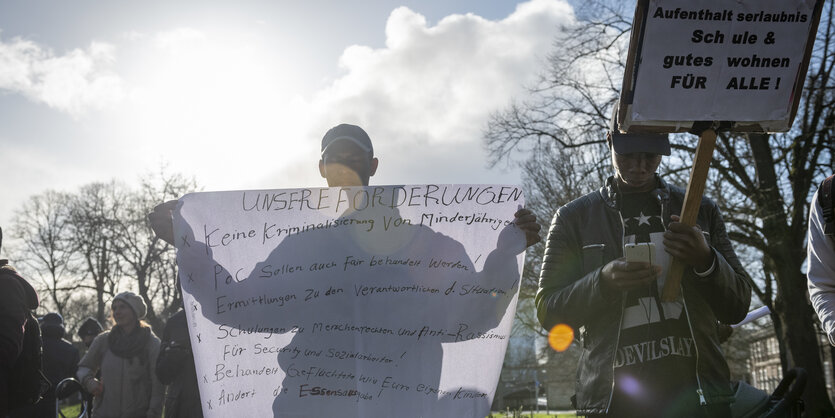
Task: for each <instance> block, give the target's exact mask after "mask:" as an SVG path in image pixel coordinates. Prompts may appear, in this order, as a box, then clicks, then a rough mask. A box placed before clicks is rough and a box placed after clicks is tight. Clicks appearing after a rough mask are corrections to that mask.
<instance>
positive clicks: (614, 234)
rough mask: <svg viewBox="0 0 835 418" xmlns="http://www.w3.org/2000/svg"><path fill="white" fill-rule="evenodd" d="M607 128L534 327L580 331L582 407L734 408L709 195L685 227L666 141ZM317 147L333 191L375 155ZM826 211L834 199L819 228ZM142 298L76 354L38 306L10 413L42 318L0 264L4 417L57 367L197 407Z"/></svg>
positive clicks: (169, 340)
mask: <svg viewBox="0 0 835 418" xmlns="http://www.w3.org/2000/svg"><path fill="white" fill-rule="evenodd" d="M612 123H613V125H612V128H611V130H610V131H609V132H608V133H607V137H606V141H607V144H608V146H609V150H610V153H611V161H612V169H613V174H612V176H611V177H610V178H609V179H608V180H607V181H606V183H605V184H603V185H602V187H601V188H600V189H599V190H595V191H592V192H590V193H589V194H587V195H585V196H583V197H581V198H579V199H577V200H575V201H573V202H571V203H569V204H567V205H564V206H563V207H561V208H559V210H557V212H556V214H555V215H554V217H553V220H552V222H551V227H550V229H549V231H548V233H547V236H546V244H545V252H544V255H543V264H542V269H541V276H540V279H539V289H538V291H537V293H536V297H535V304H536V309H537V315H538V317H539V320H540V322H541V324H542V326H543V327H544V329H545V330H550V329H551V328H552V327H554V326H555V325H557V324H567V325H569V326H571V327H572V328H573V329H575V330H579V331H580V334H581V335H582V350H583V356H582V358H581V360H580V363H579V364H578V365H577V367H578V371H577V380H576V394H575V396H574V397H573V399H572V401H573V403H574V405H575V408H576V409H577V411H578V414H580V415H585V416H594V417H613V416H614V417H630V416H641V417H646V416H682V417H683V416H687V417H730V416H731V412H730V411H731V409H730V404H731V403H732V402H733V400H734V398H733V396H734V394H733V392H732V391H731V386H730V384H729V371H728V364H727V362H726V360H725V358H724V355H723V353H722V350H721V348H720V345H719V344H720V335H719V332H720V330H721V329H723V328H722V327H720V326H719V324H734V323H737V322H739V321H741V320H742V319H743V318H744V317H745V314H746V313H747V311H748V308H749V304H750V301H751V286H750V278H749V277H748V275H747V273H746V272H745V270H744V269H743V267H742V265H741V264H740V262H739V260H738V259H737V256H736V254H735V252H734V249H733V246H732V245H731V242H730V239H729V238H728V233H727V231H726V227H725V224H724V221H723V220H722V216H721V214H720V212H719V209H718V207H717V205H716V204H715V203H714V202H713V201H712V200H710V199H709V198H704V199H703V200H702V202H701V206H700V208H699V215H698V219H697V222H696V225H694V226H689V225H687V224H684V223H682V222H681V221H680V218H679V215H680V212H681V210H682V205H683V201H684V195H685V193H684V190H683V189H681V188H679V187H676V186H673V185H671V184H668V183H667V182H666V181H665V180H664V179H663V178H662V177H661V176H659V175H658V174H657V173H656V171H657V168H658V167H659V165H660V163H661V161H662V158H663V156H665V155H670V143H669V139H668V138H667V136H666V135H658V134H641V135H636V134H623V133H621V132H619V130H618V128H617V125H616V121H613V122H612ZM321 150H322V153H321V160H320V161H319V171H320V174H321V175H322V177H323V178H325V179H326V181H327V184H328V186H330V187H349V186H367V185H368V184H369V180H370V178H371V177H372V176H373V175H374V174H375V172H376V170H377V166H378V164H379V161H378V159H377V158H376V157H375V156H374V148H373V146H372V143H371V139H370V137H369V136H368V134H367V133H366V132H365V131H364V130H363V129H362V128H360V127H358V126H355V125H346V124H342V125H338V126H336V127H334V128H333V129H331V130H329V131H328V132H327V133H326V134H325V136H324V137H323V139H322V144H321ZM829 193H830V195H829V198H830V200H831V191H830V192H829ZM816 199H817V196H816ZM175 204H176V201H170V202H164V203H162V204H160V205H158V206H157V207H156V208H155V209H154V211H153V212H152V213H151V214H149V222H150V224H151V227H152V229H153V230H154V232H155V233H156V234H157V236H159V237H160V238H161V239H163V240H164V241H166V242H168V243H171V244H173V242H174V236H173V226H172V211H173V210H174V207H175ZM813 207H814V208H815V210H813V214H812V216H813V220H814V222H813V223H812V224H811V227H812V228H819V229H820V230H821V231H823V228H822V227H821V225H823V224H824V223H826V222H825V221H823V220H821V219H822V216H821V215H817V213H818V212H819V211H820V205H817V206H813ZM831 216H832V209H831V204H830V206H829V218H830V219H829V220H828V222H829V223H830V224H831V222H832V220H831ZM819 218H820V219H819ZM514 223H515V224H516V225H517V226H518V227H519V229H520V230H522V231H523V232H524V234H525V237H526V241H527V245H528V246H531V245H533V244H535V243H537V242H538V241H540V239H541V238H540V225H539V223H538V222H537V219H536V216H534V214H533V213H532V212H531V211H529V210H527V209H520V210H519V211H518V212H516V214H515V215H514ZM831 234H832V231H831V229H830V230H827V231H826V232H825V233H824V232H819V231H817V230H814V231H812V232H810V245H809V251H810V253H812V254H814V255H815V257H814V260H813V262H810V287H811V288H812V294H813V299H814V298H817V299H814V300H816V301H817V302H816V307H820V308H819V311H820V312H821V317H822V318H823V319H824V321H823V322H824V324H825V326H826V327H827V328H826V329H827V331H828V333H829V336H830V339H831V340H832V342H833V344H835V337H833V335H835V331H833V330H835V325H832V324H833V322H835V320H833V318H835V315H833V314H832V312H833V309H832V306H835V302H833V301H832V300H831V299H828V298H829V297H830V295H832V294H835V291H833V289H835V286H833V285H832V283H833V282H835V277H833V276H835V274H833V272H835V268H833V264H835V263H833V258H835V257H833V248H835V247H833V241H832V235H831ZM0 239H2V235H0ZM627 244H646V246H647V248H649V249H650V250H649V251H650V252H651V257H650V258H649V259H648V260H643V261H642V260H638V261H636V260H628V259H626V258H625V257H624V247H625V245H627ZM673 258H676V259H678V260H679V261H681V262H683V263H684V264H685V265H686V268H685V273H684V278H683V280H682V284H681V286H680V289H679V292H678V297H677V298H675V299H674V300H667V299H665V298H662V297H661V291H662V289H663V288H664V286H665V283H666V280H667V272H668V269H669V266H670V263H671V260H672V259H673ZM810 259H811V257H810ZM147 302H148V301H146V300H144V299H143V298H142V297H140V296H138V295H136V294H134V293H132V292H129V291H126V292H121V293H119V294H117V295H115V296H114V297H113V299H112V302H111V304H110V307H111V313H112V315H111V316H112V326H110V327H109V329H104V327H103V326H102V325H101V324H99V323H98V322H97V321H96V320H95V319H92V318H89V319H87V320H86V321H85V322H84V323H83V324H81V325H80V326H79V327H78V331H77V335H78V337H79V338H80V339H81V341H83V344H84V346H85V347H86V348H85V353H84V355H83V356H81V357H80V358H79V350H78V349H77V348H75V347H74V346H73V345H72V344H70V343H69V342H68V341H66V340H65V339H63V336H64V335H65V332H66V331H65V325H64V323H63V318H61V316H60V315H58V314H56V313H49V314H47V315H44V316H43V317H42V318H41V319H40V320H39V322H40V327H39V329H40V333H41V334H42V346H43V362H42V370H43V372H44V375H45V378H46V379H47V380H48V381H49V382H51V383H52V388H51V389H50V390H47V391H46V392H44V393H42V395H43V399H42V400H41V401H40V402H38V403H37V404H35V405H30V406H28V408H30V409H28V410H25V411H26V412H21V411H23V410H22V409H20V408H15V409H14V410H11V408H12V407H13V406H14V405H13V403H14V401H16V400H17V399H12V398H11V397H10V396H7V394H8V393H11V392H10V390H11V389H12V387H13V386H15V382H14V381H11V379H13V378H14V376H15V370H16V367H18V366H17V364H19V363H20V362H21V360H20V358H21V357H23V355H22V353H23V352H25V351H26V347H25V345H26V344H25V343H24V340H26V338H25V334H26V332H27V329H30V328H31V327H33V326H37V324H36V323H32V321H31V319H27V313H30V312H31V311H32V310H33V309H35V308H37V307H38V299H37V295H36V293H35V290H34V289H33V288H32V286H31V285H30V284H29V283H28V282H26V280H24V279H23V278H22V277H21V276H20V275H19V274H17V273H16V272H15V270H14V269H13V268H11V267H10V266H9V265H8V264H6V263H3V262H0V373H2V374H1V375H0V417H5V416H7V415H10V416H39V417H40V416H43V417H47V416H49V417H54V416H56V402H55V392H54V384H55V383H56V382H58V381H61V380H62V379H65V378H67V377H75V378H77V379H78V380H79V381H80V382H81V386H82V387H83V389H84V394H83V396H87V397H89V396H92V398H93V410H92V416H94V417H159V416H161V414H162V413H163V411H165V416H166V417H167V418H175V417H197V416H202V409H201V401H200V395H199V391H198V383H197V375H196V371H195V365H194V361H193V353H192V350H191V340H190V337H189V327H188V324H187V322H186V316H185V314H184V312H183V311H182V310H181V311H179V312H177V313H176V314H174V315H173V316H172V317H171V318H170V319H169V320H168V322H167V324H166V326H165V330H164V332H163V335H162V340H160V339H159V338H158V337H157V336H156V335H154V333H153V331H152V330H151V328H150V327H149V326H148V324H146V323H145V322H144V321H143V318H144V317H145V315H146V312H147V305H146V303H147ZM166 387H167V391H166ZM21 413H23V414H28V415H20V414H21ZM15 414H18V415H15Z"/></svg>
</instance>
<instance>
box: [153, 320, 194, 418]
mask: <svg viewBox="0 0 835 418" xmlns="http://www.w3.org/2000/svg"><path fill="white" fill-rule="evenodd" d="M157 376H158V377H159V380H160V381H161V382H162V383H164V384H166V385H168V391H167V392H166V394H165V417H166V418H188V417H194V418H202V417H203V409H202V405H200V391H199V389H198V386H197V371H196V370H195V368H194V354H193V353H192V351H191V341H190V340H189V336H188V323H187V322H186V313H185V311H184V310H182V309H180V310H179V311H178V312H177V313H175V314H174V315H172V316H171V318H168V323H166V324H165V331H163V332H162V345H161V347H160V351H159V357H158V358H157Z"/></svg>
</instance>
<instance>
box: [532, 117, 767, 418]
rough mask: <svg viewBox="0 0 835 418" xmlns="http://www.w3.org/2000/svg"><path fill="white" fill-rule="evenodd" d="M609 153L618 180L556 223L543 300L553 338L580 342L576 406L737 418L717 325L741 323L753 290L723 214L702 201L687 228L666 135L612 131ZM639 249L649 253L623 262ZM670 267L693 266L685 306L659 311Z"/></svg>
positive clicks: (604, 411)
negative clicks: (562, 335) (573, 336)
mask: <svg viewBox="0 0 835 418" xmlns="http://www.w3.org/2000/svg"><path fill="white" fill-rule="evenodd" d="M607 142H608V144H609V149H610V152H611V153H612V165H613V168H614V172H615V174H614V176H613V177H610V178H609V179H608V181H607V183H606V185H605V186H604V187H602V188H601V189H600V190H598V191H595V192H592V193H589V194H587V195H586V196H583V197H581V198H579V199H577V200H575V201H573V202H571V203H569V204H567V205H565V206H563V207H561V208H560V209H559V210H558V211H557V213H556V214H555V215H554V218H553V221H552V224H551V229H550V231H549V233H548V237H547V244H546V249H545V255H544V260H543V265H542V271H541V275H540V279H539V290H538V292H537V294H536V299H535V301H536V306H537V315H538V317H539V320H540V322H541V323H542V325H543V327H545V329H548V330H551V329H552V328H553V327H555V326H556V325H558V324H567V325H568V326H570V327H571V328H572V329H574V330H581V332H582V336H583V340H582V343H583V357H582V360H581V362H580V364H579V366H578V372H577V387H576V395H575V397H574V398H573V401H574V403H575V407H576V408H577V410H578V413H579V414H581V415H587V416H600V417H602V416H617V417H632V416H635V417H638V416H640V417H648V416H659V417H662V416H663V417H722V416H730V409H729V403H730V402H732V401H733V393H732V392H731V389H730V385H729V371H728V365H727V363H726V361H725V359H724V357H723V354H722V351H721V349H720V348H719V341H718V336H717V328H716V323H717V320H718V321H721V322H724V323H728V324H733V323H736V322H739V321H740V320H742V319H743V318H744V317H745V314H746V312H747V310H748V305H749V302H750V300H751V289H750V287H749V285H748V284H747V281H746V279H747V278H746V273H745V271H744V270H743V268H742V266H741V265H740V263H739V261H738V259H737V257H736V254H735V253H734V250H733V248H732V247H731V243H730V241H729V239H728V235H727V233H726V230H725V225H724V222H723V221H722V217H721V215H720V213H719V211H718V208H717V207H716V205H715V204H714V203H713V202H712V201H710V200H708V199H703V200H702V203H701V208H700V211H699V217H698V222H697V226H695V227H689V226H686V225H685V224H683V223H681V222H679V217H678V216H677V215H676V214H679V213H680V211H681V208H682V202H683V200H684V190H682V189H680V188H678V187H674V186H671V185H668V184H667V183H665V182H664V181H663V180H662V179H661V178H660V177H659V176H657V175H656V174H655V171H656V169H657V167H658V165H659V164H660V162H661V158H662V155H669V154H670V144H669V141H668V138H667V136H666V135H652V134H640V135H636V134H621V133H619V131H618V130H617V129H615V127H613V129H612V131H611V132H610V134H609V136H608V138H607ZM626 247H629V248H626ZM633 248H642V249H643V251H638V252H636V253H635V254H626V255H627V257H626V258H624V257H623V256H624V252H625V251H629V250H632V249H633ZM630 252H631V251H630ZM633 255H634V256H636V257H638V258H634V257H633ZM672 257H676V258H678V259H680V260H681V261H683V262H684V263H685V264H686V265H687V266H688V267H687V268H686V271H685V277H684V280H683V282H682V286H681V288H682V289H681V290H682V292H681V296H679V297H678V298H677V299H676V300H674V301H671V302H663V301H662V300H661V297H660V296H659V295H660V293H661V289H663V286H664V282H665V279H666V273H667V270H668V266H669V262H670V260H671V259H672Z"/></svg>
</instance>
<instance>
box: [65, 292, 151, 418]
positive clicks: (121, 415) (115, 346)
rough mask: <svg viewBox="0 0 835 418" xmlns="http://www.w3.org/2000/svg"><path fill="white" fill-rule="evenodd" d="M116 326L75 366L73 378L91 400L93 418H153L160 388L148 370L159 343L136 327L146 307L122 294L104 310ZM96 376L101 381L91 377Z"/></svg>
mask: <svg viewBox="0 0 835 418" xmlns="http://www.w3.org/2000/svg"><path fill="white" fill-rule="evenodd" d="M110 307H111V312H112V315H113V320H114V322H115V324H116V325H114V326H113V328H111V329H110V331H105V332H102V333H101V334H99V336H97V337H96V339H95V340H93V344H92V345H91V346H90V349H89V350H88V351H87V353H86V354H85V355H84V357H83V358H82V359H81V362H80V363H79V364H78V378H79V380H80V381H81V383H82V385H84V388H85V389H86V390H87V391H89V392H90V393H92V394H93V396H95V401H94V402H93V417H94V418H117V417H118V418H157V417H160V416H161V413H162V398H163V391H164V387H163V386H162V383H160V381H159V379H157V376H156V372H155V370H154V365H155V364H156V361H157V355H158V353H159V346H160V341H159V338H157V336H156V335H154V333H153V332H152V331H151V328H150V327H149V326H148V325H147V324H145V323H144V322H141V321H140V320H141V319H142V318H144V317H145V313H146V310H147V307H146V305H145V302H144V301H143V300H142V298H141V297H139V296H137V295H136V294H134V293H133V292H122V293H119V294H118V295H116V297H114V298H113V302H112V304H111V305H110ZM97 370H100V371H101V379H97V378H96V377H95V374H96V371H97Z"/></svg>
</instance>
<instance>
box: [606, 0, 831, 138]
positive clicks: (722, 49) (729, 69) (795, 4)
mask: <svg viewBox="0 0 835 418" xmlns="http://www.w3.org/2000/svg"><path fill="white" fill-rule="evenodd" d="M816 4H817V5H816ZM820 4H822V2H818V1H816V0H736V1H728V0H648V2H647V1H643V2H639V6H638V7H639V9H638V10H637V11H636V19H640V21H639V22H636V24H637V25H639V28H638V30H639V32H640V33H635V34H633V46H634V49H635V51H631V52H630V54H633V55H635V56H634V57H633V58H632V59H630V64H631V68H632V70H633V72H634V73H629V71H627V72H628V74H627V75H626V76H625V80H624V92H626V93H627V94H626V95H625V96H624V97H625V98H626V99H627V100H625V101H624V103H622V104H623V105H626V104H630V105H631V106H630V107H629V109H628V111H627V110H626V109H624V111H623V113H621V118H620V119H621V120H622V121H623V125H624V129H625V130H628V129H629V127H630V126H631V125H633V124H634V125H653V124H654V123H653V122H665V121H666V122H678V121H735V122H762V123H761V125H763V126H764V129H766V130H783V131H785V130H787V129H788V128H789V126H790V125H791V120H792V119H793V117H794V114H793V112H794V109H793V107H794V106H795V103H796V101H797V100H798V99H799V94H800V89H801V88H802V80H803V77H804V76H805V72H806V68H807V66H808V60H809V56H810V51H811V49H810V48H808V47H809V46H811V45H810V44H811V43H812V42H814V36H813V35H814V32H813V30H814V28H816V27H817V19H819V10H816V8H818V9H819V7H820ZM636 37H639V38H636ZM638 39H640V42H636V40H638ZM635 73H636V74H635ZM633 81H634V84H632V83H633ZM798 81H799V82H798ZM749 125H750V123H749ZM675 130H676V129H669V130H667V131H668V132H669V131H675ZM750 130H762V129H749V131H750Z"/></svg>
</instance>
